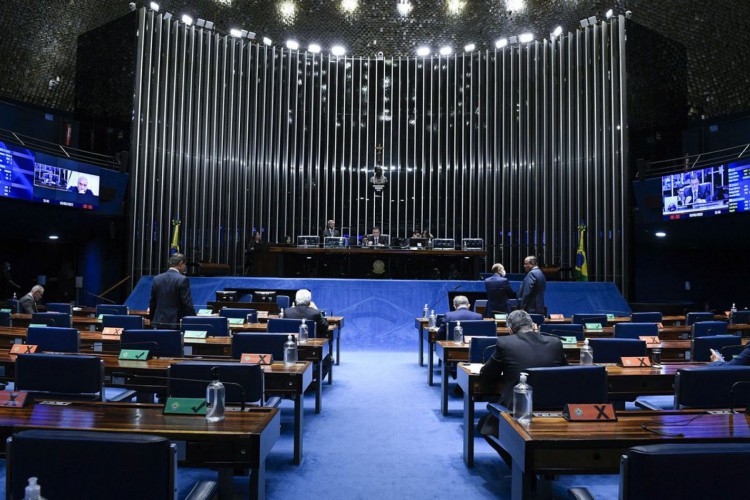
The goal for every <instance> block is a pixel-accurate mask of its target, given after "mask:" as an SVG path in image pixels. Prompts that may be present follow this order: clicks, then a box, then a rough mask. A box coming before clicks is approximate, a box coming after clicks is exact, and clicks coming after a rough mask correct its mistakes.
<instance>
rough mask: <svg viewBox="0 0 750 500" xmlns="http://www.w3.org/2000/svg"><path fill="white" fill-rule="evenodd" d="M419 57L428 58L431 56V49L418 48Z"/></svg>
mask: <svg viewBox="0 0 750 500" xmlns="http://www.w3.org/2000/svg"><path fill="white" fill-rule="evenodd" d="M417 55H418V56H419V57H427V56H429V55H430V48H429V47H425V46H422V47H417Z"/></svg>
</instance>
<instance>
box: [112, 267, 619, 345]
mask: <svg viewBox="0 0 750 500" xmlns="http://www.w3.org/2000/svg"><path fill="white" fill-rule="evenodd" d="M152 280H153V277H152V276H146V277H144V278H141V280H140V281H139V282H138V284H137V285H136V287H135V289H134V290H133V293H132V294H131V295H130V297H128V300H127V301H126V304H127V305H128V306H129V307H130V308H131V309H146V308H147V307H148V301H149V295H150V292H151V282H152ZM519 285H520V283H519V282H512V286H513V289H518V286H519ZM190 288H191V290H192V293H193V301H194V303H195V305H196V308H199V307H202V306H203V305H204V304H206V303H207V302H210V301H213V300H215V292H216V291H217V290H224V289H232V288H249V289H255V290H263V289H282V290H283V289H288V290H298V289H300V288H308V289H310V291H311V292H312V295H313V301H315V303H316V304H317V305H318V307H321V308H325V309H328V310H330V311H332V313H333V314H335V315H338V316H344V317H345V327H344V338H345V339H346V340H345V342H346V344H347V349H368V350H369V349H373V348H378V349H383V350H403V349H416V348H417V345H416V344H417V337H416V336H414V332H415V330H414V328H413V325H414V318H415V317H416V316H419V315H421V312H422V309H423V307H424V305H425V304H428V305H429V307H430V308H431V309H435V312H436V313H438V314H439V313H443V312H446V311H448V292H461V291H465V292H483V291H484V283H483V282H481V281H411V280H341V279H295V278H241V277H220V278H191V279H190ZM546 303H547V310H548V311H549V313H551V314H554V313H558V314H564V315H565V316H570V315H572V314H573V313H612V314H616V315H617V314H629V313H630V308H629V307H628V304H627V302H625V299H624V298H623V297H622V295H621V294H620V291H619V290H618V289H617V287H616V286H615V285H614V283H578V282H555V281H552V282H548V283H547V294H546Z"/></svg>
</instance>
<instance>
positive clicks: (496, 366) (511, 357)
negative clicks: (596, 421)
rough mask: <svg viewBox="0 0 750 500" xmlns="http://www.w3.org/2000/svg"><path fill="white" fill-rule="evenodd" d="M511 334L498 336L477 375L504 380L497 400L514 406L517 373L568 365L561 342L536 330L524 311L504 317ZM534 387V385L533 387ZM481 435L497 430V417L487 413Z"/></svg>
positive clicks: (490, 379) (488, 380) (490, 382)
mask: <svg viewBox="0 0 750 500" xmlns="http://www.w3.org/2000/svg"><path fill="white" fill-rule="evenodd" d="M506 323H507V325H508V328H509V329H510V333H511V335H507V336H503V337H498V338H497V343H496V344H495V352H494V353H493V354H492V357H491V358H490V359H489V360H488V361H487V362H486V363H485V364H484V366H482V370H481V371H480V372H479V373H480V377H481V378H482V379H483V380H484V381H485V382H487V383H489V384H495V383H496V381H497V380H498V379H500V378H501V379H502V381H503V393H502V396H501V397H500V400H499V403H500V404H502V405H505V406H506V407H508V408H510V409H513V388H514V387H515V386H516V385H517V384H518V379H519V377H520V373H521V372H522V371H524V370H526V369H528V368H537V367H545V366H564V365H567V364H568V360H567V359H566V358H565V353H564V351H563V345H562V341H561V340H560V338H559V337H557V336H555V335H547V334H544V333H538V332H537V331H536V325H535V324H534V322H533V321H532V320H531V316H529V314H528V313H527V312H526V311H513V312H512V313H510V314H509V315H508V319H507V320H506ZM532 389H533V387H532ZM480 431H481V433H482V434H485V435H488V434H493V433H494V434H496V433H497V419H496V418H495V417H491V416H487V417H485V418H484V419H483V421H482V422H480Z"/></svg>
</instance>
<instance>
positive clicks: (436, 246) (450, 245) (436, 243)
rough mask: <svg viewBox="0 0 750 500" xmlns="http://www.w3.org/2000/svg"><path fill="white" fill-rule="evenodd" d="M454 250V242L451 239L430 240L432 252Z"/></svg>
mask: <svg viewBox="0 0 750 500" xmlns="http://www.w3.org/2000/svg"><path fill="white" fill-rule="evenodd" d="M455 248H456V240H454V239H453V238H435V239H433V240H432V249H433V250H454V249H455Z"/></svg>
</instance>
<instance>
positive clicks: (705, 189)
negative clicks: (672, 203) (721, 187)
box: [683, 185, 711, 205]
mask: <svg viewBox="0 0 750 500" xmlns="http://www.w3.org/2000/svg"><path fill="white" fill-rule="evenodd" d="M683 195H684V197H685V205H692V204H693V203H695V202H696V200H702V201H711V189H710V187H709V186H707V185H699V186H698V196H696V197H693V190H692V188H691V187H690V186H687V187H685V188H684V189H683Z"/></svg>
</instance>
